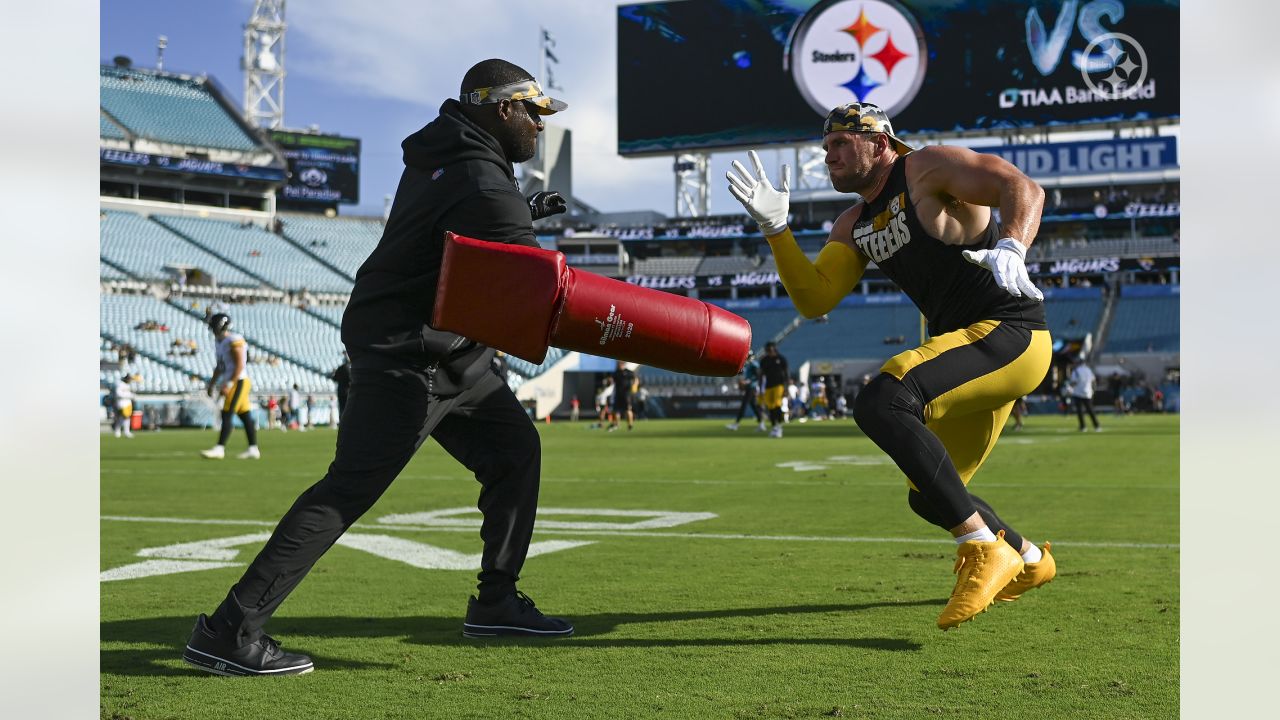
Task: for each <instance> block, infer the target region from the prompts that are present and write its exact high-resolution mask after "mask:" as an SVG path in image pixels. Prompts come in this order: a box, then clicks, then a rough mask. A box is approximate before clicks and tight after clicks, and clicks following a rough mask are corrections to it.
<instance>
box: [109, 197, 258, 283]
mask: <svg viewBox="0 0 1280 720" xmlns="http://www.w3.org/2000/svg"><path fill="white" fill-rule="evenodd" d="M100 229H101V235H100V247H99V252H100V253H101V255H102V259H103V260H106V261H108V262H110V263H111V264H112V265H115V266H116V267H118V268H120V269H122V270H124V271H126V272H128V273H129V274H131V275H133V276H134V277H138V278H141V279H143V280H172V279H173V274H172V273H171V272H168V271H166V270H165V267H166V266H173V265H180V266H187V267H195V268H199V269H200V270H202V271H204V272H206V273H208V274H209V275H211V276H212V277H213V280H214V281H215V282H216V283H217V284H218V285H223V286H228V287H259V286H260V285H262V283H261V282H260V281H258V280H256V279H255V278H252V277H250V276H248V275H246V274H245V273H243V272H241V271H240V270H238V269H237V268H235V267H233V266H231V265H230V264H228V263H227V262H226V261H224V260H222V258H219V257H218V256H217V255H214V254H213V253H210V252H208V251H207V250H204V249H203V248H200V247H198V246H196V245H193V244H191V243H189V242H187V241H186V240H183V239H182V238H181V237H179V236H177V235H175V234H173V233H172V232H170V231H169V230H167V229H166V228H164V227H163V226H161V225H159V224H158V223H155V222H152V221H151V220H148V219H147V218H144V217H142V216H141V215H138V214H137V213H131V212H122V211H118V210H104V211H103V213H102V220H101V223H100ZM100 267H101V268H103V269H102V270H101V271H100V272H101V273H106V272H108V270H107V269H106V268H107V266H106V265H101V266H100ZM102 277H104V278H105V277H106V275H105V274H103V275H102Z"/></svg>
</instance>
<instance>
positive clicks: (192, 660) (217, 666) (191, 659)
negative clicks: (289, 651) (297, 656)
mask: <svg viewBox="0 0 1280 720" xmlns="http://www.w3.org/2000/svg"><path fill="white" fill-rule="evenodd" d="M182 659H183V660H185V661H187V664H188V665H192V666H194V667H196V668H198V669H200V670H203V671H205V672H207V673H212V674H214V675H222V676H223V677H257V676H273V675H305V674H306V673H309V672H311V671H312V670H315V669H316V666H315V663H311V662H309V663H307V664H306V665H296V666H294V667H287V668H278V669H275V670H254V669H253V668H247V667H245V666H243V665H237V664H236V663H233V662H231V661H230V660H223V659H222V658H219V657H215V656H213V655H210V654H208V653H204V652H200V651H199V650H196V649H195V648H193V647H191V646H190V645H188V646H187V649H186V650H184V651H183V653H182Z"/></svg>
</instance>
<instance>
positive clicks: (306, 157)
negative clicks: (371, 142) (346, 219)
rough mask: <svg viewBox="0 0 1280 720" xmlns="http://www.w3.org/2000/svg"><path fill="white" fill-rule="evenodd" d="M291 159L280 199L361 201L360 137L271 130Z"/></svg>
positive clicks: (292, 200) (294, 200) (330, 203)
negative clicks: (287, 178)
mask: <svg viewBox="0 0 1280 720" xmlns="http://www.w3.org/2000/svg"><path fill="white" fill-rule="evenodd" d="M271 139H272V140H273V141H275V143H276V144H277V145H279V146H280V149H281V151H282V153H283V154H284V157H285V160H287V161H288V162H289V181H288V182H287V183H285V185H284V187H282V188H280V199H281V200H286V201H289V202H301V203H317V204H323V205H336V204H338V203H358V202H360V140H359V139H358V138H348V137H341V136H338V135H318V134H314V133H304V132H294V131H288V130H272V131H271Z"/></svg>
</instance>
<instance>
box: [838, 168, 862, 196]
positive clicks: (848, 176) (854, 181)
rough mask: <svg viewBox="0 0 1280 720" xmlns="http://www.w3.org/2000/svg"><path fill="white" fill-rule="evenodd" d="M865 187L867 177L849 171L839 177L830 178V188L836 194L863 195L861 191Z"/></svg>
mask: <svg viewBox="0 0 1280 720" xmlns="http://www.w3.org/2000/svg"><path fill="white" fill-rule="evenodd" d="M866 186H867V177H866V176H865V175H857V174H854V173H851V172H849V171H847V170H846V171H845V172H844V173H843V174H841V175H838V176H837V175H832V176H831V187H833V188H835V189H836V191H837V192H842V193H858V194H859V195H862V194H863V192H862V191H863V190H864V189H866Z"/></svg>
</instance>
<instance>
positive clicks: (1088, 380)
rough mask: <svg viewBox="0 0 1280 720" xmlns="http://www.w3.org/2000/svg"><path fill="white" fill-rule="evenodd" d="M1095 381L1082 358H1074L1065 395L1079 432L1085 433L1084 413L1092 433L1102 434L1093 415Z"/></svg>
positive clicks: (1096, 417)
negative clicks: (1072, 410) (1090, 425)
mask: <svg viewBox="0 0 1280 720" xmlns="http://www.w3.org/2000/svg"><path fill="white" fill-rule="evenodd" d="M1097 380H1098V378H1097V376H1096V375H1094V374H1093V369H1092V368H1090V367H1089V365H1088V363H1086V362H1085V361H1084V358H1082V357H1076V358H1073V359H1072V360H1071V375H1069V376H1068V377H1067V394H1068V395H1070V396H1071V404H1072V405H1073V406H1075V409H1076V420H1078V421H1079V422H1080V432H1085V430H1086V429H1087V428H1085V425H1084V416H1085V413H1088V414H1089V420H1090V421H1091V422H1092V423H1093V431H1094V432H1102V426H1101V425H1099V424H1098V416H1097V415H1095V414H1094V413H1093V392H1094V384H1095V383H1096V382H1097Z"/></svg>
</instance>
